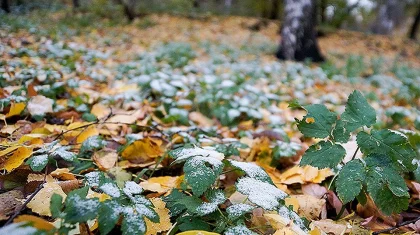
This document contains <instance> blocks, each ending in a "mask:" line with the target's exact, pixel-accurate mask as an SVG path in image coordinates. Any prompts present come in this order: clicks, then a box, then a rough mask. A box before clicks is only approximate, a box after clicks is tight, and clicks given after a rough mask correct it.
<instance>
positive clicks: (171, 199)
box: [163, 189, 195, 217]
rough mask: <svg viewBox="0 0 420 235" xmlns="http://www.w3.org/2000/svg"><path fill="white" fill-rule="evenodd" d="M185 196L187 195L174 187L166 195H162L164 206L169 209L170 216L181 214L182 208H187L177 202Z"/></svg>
mask: <svg viewBox="0 0 420 235" xmlns="http://www.w3.org/2000/svg"><path fill="white" fill-rule="evenodd" d="M186 197H187V195H185V194H184V193H182V192H181V191H179V190H176V189H174V190H172V191H171V193H170V194H169V195H168V196H166V197H163V201H164V202H165V203H166V207H167V208H168V209H169V211H170V215H171V216H172V217H174V216H177V215H179V214H181V213H182V212H183V211H184V210H186V209H187V208H186V206H185V205H183V204H182V203H179V202H180V201H181V200H182V199H183V198H186ZM194 210H195V208H194Z"/></svg>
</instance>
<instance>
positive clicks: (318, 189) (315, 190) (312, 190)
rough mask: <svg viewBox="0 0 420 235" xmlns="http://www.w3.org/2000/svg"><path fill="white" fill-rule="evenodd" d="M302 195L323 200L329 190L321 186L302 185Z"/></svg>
mask: <svg viewBox="0 0 420 235" xmlns="http://www.w3.org/2000/svg"><path fill="white" fill-rule="evenodd" d="M302 193H303V194H305V195H311V196H314V197H316V198H319V199H321V198H323V197H324V196H325V195H326V194H327V193H328V190H327V189H326V188H325V187H324V186H321V185H319V184H305V185H302Z"/></svg>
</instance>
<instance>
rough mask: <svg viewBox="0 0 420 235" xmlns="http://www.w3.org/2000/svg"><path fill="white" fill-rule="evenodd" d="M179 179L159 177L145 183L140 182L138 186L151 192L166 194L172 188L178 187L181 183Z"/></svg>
mask: <svg viewBox="0 0 420 235" xmlns="http://www.w3.org/2000/svg"><path fill="white" fill-rule="evenodd" d="M179 178H180V177H178V176H176V177H172V176H161V177H152V178H150V179H148V180H147V181H144V182H141V183H140V186H141V187H142V188H143V189H145V190H149V191H152V192H157V193H166V192H168V191H170V190H171V189H173V188H176V187H178V186H179V185H180V183H181V181H180V180H179Z"/></svg>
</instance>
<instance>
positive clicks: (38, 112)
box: [27, 95, 54, 116]
mask: <svg viewBox="0 0 420 235" xmlns="http://www.w3.org/2000/svg"><path fill="white" fill-rule="evenodd" d="M53 104H54V100H52V99H50V98H47V97H45V96H42V95H37V96H34V97H32V98H31V100H29V102H28V106H27V109H28V111H29V113H30V114H31V115H32V116H43V115H45V114H46V113H52V112H53Z"/></svg>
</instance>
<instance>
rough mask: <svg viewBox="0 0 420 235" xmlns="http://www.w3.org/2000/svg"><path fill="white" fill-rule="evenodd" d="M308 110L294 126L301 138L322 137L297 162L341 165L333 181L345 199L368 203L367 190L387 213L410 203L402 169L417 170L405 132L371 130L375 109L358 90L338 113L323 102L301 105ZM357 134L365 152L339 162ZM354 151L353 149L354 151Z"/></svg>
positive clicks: (359, 145)
mask: <svg viewBox="0 0 420 235" xmlns="http://www.w3.org/2000/svg"><path fill="white" fill-rule="evenodd" d="M300 107H302V108H304V109H305V110H306V111H307V115H306V116H304V117H303V119H302V120H297V123H298V129H299V130H300V131H301V132H302V133H303V134H304V136H305V137H314V138H320V139H323V140H321V141H319V142H318V143H316V144H314V145H312V146H311V147H309V149H308V150H307V151H306V152H305V154H304V156H303V158H302V160H301V163H300V164H301V165H311V166H314V167H319V168H335V167H337V165H339V164H340V165H344V166H343V167H342V168H341V170H340V171H339V173H338V176H337V178H336V179H337V180H336V181H335V185H336V190H337V193H338V196H339V197H340V198H341V200H342V201H343V202H344V203H348V202H350V201H352V200H354V199H355V198H357V199H358V200H359V202H361V203H364V202H366V196H367V195H369V196H370V197H371V198H372V199H373V201H374V202H375V203H376V205H377V206H378V208H379V209H380V210H381V211H382V212H384V213H386V214H391V213H398V212H401V211H402V210H405V209H407V208H408V199H409V193H408V188H407V186H406V184H405V182H404V178H403V176H402V175H403V174H404V173H408V172H412V171H414V170H415V169H416V166H415V165H413V163H412V162H413V160H414V158H415V156H416V153H415V152H414V150H413V148H412V147H411V145H410V143H409V141H408V139H407V137H406V136H405V135H404V134H403V133H400V132H397V131H393V130H388V129H384V130H374V129H372V130H369V129H368V128H369V127H371V126H372V125H374V124H375V123H376V112H375V110H374V109H373V108H372V107H371V106H370V105H369V104H368V102H367V100H366V99H365V98H364V96H363V95H362V93H361V92H359V91H354V92H353V93H352V94H351V95H350V96H349V98H348V101H347V104H346V108H345V111H344V112H343V113H342V114H341V115H340V118H338V116H337V114H336V113H334V112H332V111H330V110H328V109H327V107H326V106H325V105H321V104H313V105H306V106H300ZM352 134H355V135H356V139H357V145H358V148H357V150H356V152H357V151H358V150H359V149H360V151H361V152H362V153H363V155H364V157H363V158H361V159H355V158H354V157H353V159H351V160H350V161H349V162H347V163H343V162H342V161H343V159H344V156H345V155H346V150H345V149H344V147H343V146H342V145H341V144H342V143H347V142H348V141H349V139H350V136H351V135H352ZM354 156H356V153H354Z"/></svg>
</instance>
